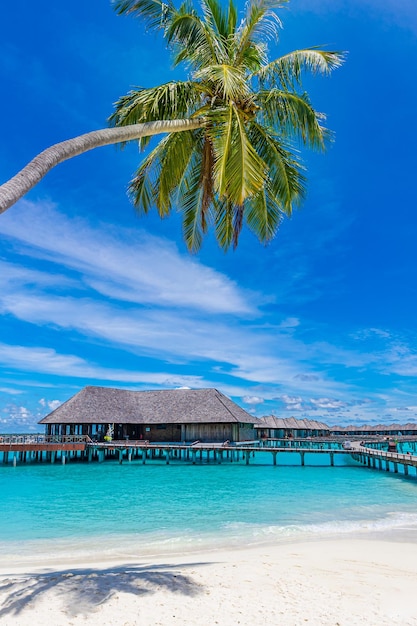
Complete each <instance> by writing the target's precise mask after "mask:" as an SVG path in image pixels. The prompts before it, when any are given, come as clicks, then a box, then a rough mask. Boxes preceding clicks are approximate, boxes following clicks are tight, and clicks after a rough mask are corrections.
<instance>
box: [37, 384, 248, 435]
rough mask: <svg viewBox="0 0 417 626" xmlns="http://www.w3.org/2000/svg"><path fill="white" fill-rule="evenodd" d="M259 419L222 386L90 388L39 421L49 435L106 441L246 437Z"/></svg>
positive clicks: (86, 388)
mask: <svg viewBox="0 0 417 626" xmlns="http://www.w3.org/2000/svg"><path fill="white" fill-rule="evenodd" d="M255 421H256V418H254V417H253V416H251V415H250V414H249V413H247V412H246V411H245V410H244V409H242V408H241V407H240V406H239V405H237V404H236V403H235V402H232V400H230V399H229V398H228V397H227V396H225V395H223V394H222V393H220V392H219V391H217V389H172V390H162V391H126V390H124V389H111V388H107V387H90V386H89V387H85V388H84V389H83V390H82V391H80V392H79V393H77V394H76V395H75V396H73V397H72V398H70V399H69V400H67V402H64V404H62V405H61V406H60V407H58V408H57V409H55V411H52V413H50V414H49V415H47V416H46V417H44V418H43V419H42V420H41V421H40V422H39V423H40V424H44V425H45V427H46V434H47V435H88V436H89V437H90V438H91V439H93V440H97V441H102V440H103V439H104V438H105V437H106V436H107V434H108V433H109V432H110V433H111V438H112V439H115V440H124V439H126V440H127V439H131V440H141V439H142V440H147V441H151V442H152V441H158V442H163V441H169V442H192V441H196V440H200V441H204V442H213V443H215V442H224V441H227V440H229V441H245V440H249V439H254V438H255V431H254V422H255Z"/></svg>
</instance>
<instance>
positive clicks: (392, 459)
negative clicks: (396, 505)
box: [352, 442, 417, 476]
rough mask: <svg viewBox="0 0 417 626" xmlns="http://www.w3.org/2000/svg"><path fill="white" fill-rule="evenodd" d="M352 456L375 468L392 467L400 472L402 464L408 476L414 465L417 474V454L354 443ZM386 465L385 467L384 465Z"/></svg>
mask: <svg viewBox="0 0 417 626" xmlns="http://www.w3.org/2000/svg"><path fill="white" fill-rule="evenodd" d="M352 448H353V449H352V458H354V459H355V460H356V461H359V462H360V463H362V464H363V465H366V466H367V467H371V468H373V469H379V470H382V469H385V471H387V472H389V471H391V469H392V470H393V471H394V473H396V474H397V473H398V470H399V466H402V468H403V472H404V474H405V475H406V476H407V475H408V472H409V468H410V467H414V468H415V470H416V475H417V455H413V454H402V453H401V452H388V451H387V450H377V449H375V448H370V447H368V446H366V445H361V444H360V443H357V442H354V443H352ZM383 465H385V467H383Z"/></svg>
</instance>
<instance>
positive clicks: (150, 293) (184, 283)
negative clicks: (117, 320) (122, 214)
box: [0, 201, 256, 315]
mask: <svg viewBox="0 0 417 626" xmlns="http://www.w3.org/2000/svg"><path fill="white" fill-rule="evenodd" d="M24 223H30V224H31V227H30V228H22V224H24ZM0 232H1V233H2V234H3V235H4V236H7V237H9V238H10V240H11V241H12V243H13V246H14V247H15V250H16V251H18V252H20V253H22V254H25V255H27V256H28V257H32V258H33V259H42V260H46V261H49V262H52V263H54V264H55V265H56V266H64V267H65V268H66V269H67V270H70V271H75V272H77V273H79V274H80V275H81V277H82V283H83V285H84V288H92V289H94V290H95V291H96V292H98V293H100V294H102V295H104V296H106V297H110V298H113V299H116V300H123V301H125V302H133V303H139V304H142V305H146V304H152V305H158V306H174V307H178V308H193V309H197V310H203V311H206V312H209V313H231V314H236V313H239V314H250V315H253V314H254V313H256V308H255V307H254V306H253V304H251V303H250V300H249V298H248V294H245V293H244V291H243V290H242V289H239V287H238V286H237V285H236V284H235V283H234V282H233V281H231V280H230V279H229V278H228V277H226V276H224V275H223V274H221V273H219V272H217V271H216V270H214V269H212V268H210V267H207V266H204V265H202V264H201V263H199V262H198V261H197V260H195V259H193V258H191V257H189V256H184V255H181V254H180V253H179V252H178V250H177V248H176V246H175V244H173V243H172V242H170V241H168V240H166V239H162V238H159V237H154V236H152V235H150V234H149V233H147V232H146V231H143V230H139V229H138V230H135V231H132V230H128V229H123V228H119V229H118V230H117V231H115V229H114V226H106V225H104V224H102V225H101V226H100V227H94V228H93V227H92V226H90V225H89V224H88V222H87V221H85V220H83V219H80V218H77V219H72V220H70V219H69V218H67V217H65V216H64V215H63V214H61V213H59V212H58V211H56V210H55V209H54V207H53V206H52V205H50V204H47V203H41V204H33V203H30V202H27V201H21V202H20V203H19V206H17V207H14V209H13V211H12V212H10V213H8V214H6V215H4V216H2V220H1V221H0ZM81 286H82V285H80V287H81Z"/></svg>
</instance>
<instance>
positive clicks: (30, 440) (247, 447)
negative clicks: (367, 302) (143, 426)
mask: <svg viewBox="0 0 417 626" xmlns="http://www.w3.org/2000/svg"><path fill="white" fill-rule="evenodd" d="M345 443H346V442H345ZM402 443H407V444H408V446H409V447H411V448H412V450H413V454H410V453H407V454H403V453H402V452H389V451H386V450H382V449H378V448H377V447H372V446H381V445H384V444H386V441H385V438H384V439H383V438H380V439H379V440H375V439H374V440H373V441H367V443H364V442H357V441H353V442H349V445H348V446H347V447H344V442H343V440H342V438H338V439H337V438H335V437H332V438H328V439H322V438H320V439H319V438H314V439H299V440H287V439H285V440H279V439H268V440H255V441H245V442H235V443H230V442H229V441H226V442H224V443H202V442H200V441H195V442H193V443H157V442H155V443H153V442H149V441H146V440H145V441H143V440H140V441H130V440H124V441H112V442H94V441H92V440H91V439H90V438H89V437H87V436H69V435H67V436H61V437H56V436H44V435H0V463H2V464H6V465H8V464H12V465H13V466H16V465H20V464H24V463H42V462H46V463H48V462H49V463H56V462H59V463H61V464H63V465H65V464H66V463H69V462H88V463H91V462H99V463H102V462H104V461H107V460H110V461H117V462H118V463H124V462H128V463H130V462H132V461H136V462H139V463H142V464H146V463H147V462H159V463H161V462H162V463H165V464H167V465H169V464H170V463H175V462H186V463H190V464H193V465H195V464H197V463H199V464H200V463H204V464H207V463H216V464H221V463H244V464H246V465H249V464H256V463H257V462H258V463H265V462H266V463H269V462H271V463H272V464H273V465H278V464H279V463H278V459H279V458H281V459H284V462H281V464H285V460H286V461H287V460H288V456H287V455H288V454H291V455H298V459H299V463H300V465H301V466H305V465H317V455H321V456H322V459H323V462H324V463H328V464H329V465H330V466H334V465H335V457H336V456H337V455H344V456H346V455H348V456H350V457H351V458H352V459H354V460H355V461H358V462H359V463H362V464H363V465H365V466H367V467H370V468H373V469H380V470H381V469H385V470H386V471H391V470H392V471H393V472H395V473H398V472H399V468H401V472H402V473H404V474H405V475H408V473H409V468H410V467H414V468H415V473H416V475H417V455H416V449H417V438H415V437H414V438H412V440H410V441H408V440H405V439H404V440H403V441H402ZM399 445H400V446H401V444H399ZM283 455H284V456H283ZM287 463H288V461H287ZM291 464H292V463H291Z"/></svg>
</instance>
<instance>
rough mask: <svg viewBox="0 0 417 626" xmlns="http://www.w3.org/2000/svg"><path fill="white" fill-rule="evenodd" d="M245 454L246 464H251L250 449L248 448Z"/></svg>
mask: <svg viewBox="0 0 417 626" xmlns="http://www.w3.org/2000/svg"><path fill="white" fill-rule="evenodd" d="M245 454H246V465H249V458H250V451H249V450H246V452H245Z"/></svg>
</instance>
